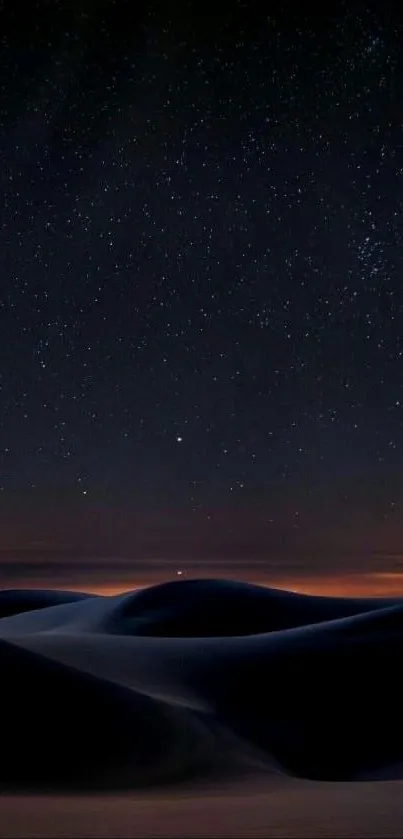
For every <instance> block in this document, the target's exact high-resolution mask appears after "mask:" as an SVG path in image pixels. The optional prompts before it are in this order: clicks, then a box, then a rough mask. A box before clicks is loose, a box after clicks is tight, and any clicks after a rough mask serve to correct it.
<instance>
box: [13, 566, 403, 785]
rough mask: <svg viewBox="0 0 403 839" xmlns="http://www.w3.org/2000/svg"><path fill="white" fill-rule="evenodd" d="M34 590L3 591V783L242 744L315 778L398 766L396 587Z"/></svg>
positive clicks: (122, 780)
mask: <svg viewBox="0 0 403 839" xmlns="http://www.w3.org/2000/svg"><path fill="white" fill-rule="evenodd" d="M31 594H32V599H30V597H31ZM39 594H40V596H38V593H37V592H26V593H25V592H23V593H20V592H11V593H10V595H9V597H10V603H12V601H13V598H14V606H13V609H14V613H13V614H12V615H10V613H9V616H8V617H7V616H3V617H2V618H1V619H0V638H2V639H4V640H3V641H0V673H1V691H2V693H1V695H2V709H3V719H4V720H6V721H7V731H6V734H7V736H4V737H3V743H2V753H1V757H0V766H1V769H0V781H1V782H2V783H3V785H4V784H7V785H14V786H35V787H36V788H39V789H42V788H49V787H50V786H52V787H59V788H60V787H63V786H67V787H74V786H75V787H80V786H87V787H93V788H94V787H96V786H102V785H103V786H104V787H111V786H115V787H116V786H118V785H126V786H127V785H139V784H140V785H141V784H143V785H144V784H149V783H156V782H158V783H160V782H163V781H168V780H170V781H171V780H173V779H179V778H184V777H186V776H188V775H189V773H199V772H202V771H203V772H206V771H207V770H209V771H212V770H213V769H214V771H217V767H221V770H222V769H223V767H224V766H226V767H227V768H228V765H229V764H231V765H232V764H233V765H234V766H235V765H236V764H237V765H238V766H241V767H242V771H244V769H245V768H246V766H248V765H249V762H250V759H251V756H252V758H253V761H258V763H259V766H260V767H262V766H264V767H266V768H271V770H272V769H273V766H275V767H277V771H281V772H284V773H288V774H292V775H295V776H299V777H304V778H311V779H318V780H328V781H330V780H345V779H350V780H355V779H360V778H366V777H367V776H368V774H369V775H371V776H372V777H375V778H376V777H379V778H381V777H383V775H384V773H385V771H388V773H389V776H390V775H391V774H392V776H395V777H400V776H401V775H403V769H402V767H403V730H402V725H401V707H402V700H403V695H402V689H401V686H400V684H401V680H400V663H401V659H402V653H403V601H402V600H400V599H398V598H396V599H395V600H393V599H388V600H385V599H382V600H380V599H379V600H378V599H371V600H369V599H365V600H364V599H362V600H361V599H357V598H356V599H343V598H326V597H308V596H305V595H297V594H293V593H290V592H283V591H275V590H270V589H266V588H263V587H259V586H253V585H247V584H243V583H236V582H229V581H221V580H185V581H180V582H175V583H167V584H164V585H159V586H152V587H150V588H148V589H145V590H143V591H138V592H133V593H129V594H124V595H119V596H117V597H98V598H97V597H88V598H86V597H85V596H82V597H81V598H80V596H76V595H73V597H72V599H71V601H69V600H68V598H69V597H70V595H69V594H66V596H65V598H64V599H63V597H62V598H61V599H60V600H59V599H58V598H59V593H55V595H54V593H52V592H46V593H43V592H41V593H39ZM36 597H37V598H38V599H37V600H35V598H36ZM41 598H42V599H41ZM46 598H47V600H46ZM19 599H20V602H21V603H23V604H27V603H31V604H32V603H36V604H39V605H36V606H35V607H30V611H26V612H25V613H23V612H22V610H21V611H20V613H18V612H19V610H20V607H19V606H18V602H17V601H19ZM2 601H3V602H4V603H5V604H7V593H6V592H3V593H2V595H1V597H0V606H1V602H2ZM10 608H11V607H10ZM22 700H23V701H24V705H23V712H22V711H21V710H20V705H21V701H22ZM246 756H247V757H246Z"/></svg>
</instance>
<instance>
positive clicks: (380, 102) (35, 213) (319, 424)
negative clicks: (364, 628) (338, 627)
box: [0, 0, 403, 590]
mask: <svg viewBox="0 0 403 839" xmlns="http://www.w3.org/2000/svg"><path fill="white" fill-rule="evenodd" d="M296 5H297V4H288V5H287V3H282V4H279V6H278V9H279V10H277V6H276V5H275V4H263V3H259V4H258V3H254V2H249V3H248V2H246V0H245V2H235V0H234V2H228V3H227V2H220V3H217V4H216V6H217V10H216V11H214V7H213V6H209V7H208V8H207V7H206V5H205V4H204V3H201V2H200V3H198V2H187V3H185V2H182V0H175V3H174V2H172V3H167V2H162V0H161V3H159V4H158V3H147V2H146V3H144V4H140V6H141V7H142V10H140V11H139V10H137V11H135V9H136V4H134V3H133V2H125V0H120V2H112V0H110V1H109V2H106V0H104V2H102V0H98V2H86V0H81V2H76V3H75V2H67V1H64V0H59V2H57V0H53V2H52V3H50V2H44V0H43V2H34V0H32V2H31V5H30V12H29V19H27V16H26V12H25V13H24V14H23V13H22V4H21V3H19V2H17V1H16V0H14V2H3V4H2V9H1V11H0V32H1V64H0V69H1V73H0V167H1V168H0V171H1V186H2V210H1V219H0V222H1V240H0V386H1V401H0V459H1V474H0V583H1V585H5V586H13V587H15V586H18V585H25V584H27V585H28V584H30V585H36V586H41V585H45V584H46V585H54V586H65V587H68V586H72V587H77V588H79V587H80V586H81V587H83V586H84V587H87V588H88V587H92V588H97V587H98V588H101V589H108V587H109V588H113V587H114V586H115V587H117V588H118V587H119V586H120V587H122V586H123V587H128V586H130V585H131V584H133V585H134V584H136V583H137V582H139V581H144V580H146V579H150V580H154V579H171V578H174V577H175V575H176V571H177V569H184V571H185V573H187V574H188V575H195V574H197V575H206V574H208V575H209V576H214V575H218V576H223V575H224V576H229V577H240V578H242V579H254V580H265V581H268V582H270V581H271V582H274V583H275V582H276V581H281V582H285V584H286V583H287V581H288V582H289V583H290V585H291V583H292V581H295V580H296V579H297V578H298V579H300V578H305V579H309V580H310V581H311V583H310V586H311V589H312V590H313V587H314V583H315V580H319V583H320V580H324V579H327V580H333V583H334V580H337V579H341V578H342V577H343V579H344V576H345V575H348V574H350V573H351V574H352V575H356V576H357V575H358V576H359V575H363V576H362V581H363V582H362V585H363V586H364V580H366V581H367V583H368V579H369V578H371V579H372V581H373V582H374V581H375V582H374V586H376V585H378V587H380V589H379V590H381V587H382V586H383V585H384V582H383V583H382V580H383V581H385V580H388V581H389V583H388V585H389V584H390V587H391V588H392V589H393V588H395V589H396V586H399V585H401V586H403V583H401V582H399V581H400V569H402V580H403V564H402V559H401V554H400V551H402V556H403V471H402V467H403V434H402V431H403V329H402V323H403V321H402V314H403V285H402V280H403V274H402V268H403V259H402V256H403V250H402V244H403V224H402V221H403V216H402V208H403V104H402V90H403V49H402V47H401V43H402V33H403V16H402V14H401V13H400V14H399V13H398V12H396V11H395V12H394V11H393V6H392V5H391V4H390V5H388V3H382V4H381V3H379V4H372V5H371V6H369V5H367V4H357V3H341V2H338V3H336V4H334V6H333V7H332V5H331V4H330V5H329V4H325V6H324V8H323V9H322V10H321V12H320V14H319V15H318V12H317V11H314V7H313V5H312V7H311V6H310V4H309V3H308V4H300V5H301V7H302V8H303V10H304V11H303V13H302V12H299V13H298V12H296V11H295V6H296ZM31 10H32V11H31ZM378 574H379V575H380V576H379V577H378ZM383 574H386V575H387V576H386V577H384V576H383ZM365 575H367V577H365ZM368 575H369V576H368ZM374 575H375V576H374ZM388 575H390V576H388ZM319 583H318V584H319ZM333 583H332V584H333ZM315 585H316V584H315ZM323 585H324V584H323ZM308 587H309V586H308Z"/></svg>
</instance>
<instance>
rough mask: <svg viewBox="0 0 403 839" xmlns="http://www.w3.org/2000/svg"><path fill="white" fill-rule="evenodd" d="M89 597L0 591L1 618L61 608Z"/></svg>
mask: <svg viewBox="0 0 403 839" xmlns="http://www.w3.org/2000/svg"><path fill="white" fill-rule="evenodd" d="M88 596H89V595H88V594H78V593H77V592H73V591H46V590H36V589H34V590H32V591H29V590H24V589H22V590H21V589H8V590H5V591H0V618H7V617H9V616H10V615H19V614H21V613H22V612H30V611H32V610H34V609H45V608H47V607H49V606H59V605H61V604H63V603H75V602H77V601H78V600H84V599H87V598H88Z"/></svg>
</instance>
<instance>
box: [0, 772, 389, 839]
mask: <svg viewBox="0 0 403 839" xmlns="http://www.w3.org/2000/svg"><path fill="white" fill-rule="evenodd" d="M265 785H266V789H265V791H263V790H262V789H259V788H257V789H254V788H250V787H248V785H246V784H245V786H244V787H242V788H241V787H239V786H238V785H237V786H236V787H235V788H233V789H231V788H227V789H225V788H224V789H220V787H219V786H218V787H217V789H216V791H215V792H213V791H212V790H209V791H205V792H204V793H202V792H201V791H200V792H199V791H197V792H195V793H192V792H191V791H186V792H185V791H182V793H175V794H168V795H164V794H160V795H158V796H151V795H141V796H140V795H137V794H135V793H134V794H127V795H113V796H93V797H88V796H82V797H78V796H72V797H61V796H55V797H50V796H49V797H40V796H39V797H33V796H15V797H13V796H4V797H2V798H1V800H0V839H3V837H4V839H6V837H10V839H14V837H20V839H25V837H44V839H45V837H49V839H50V837H55V839H56V838H57V837H79V836H83V837H94V839H95V837H108V836H110V837H145V836H149V837H174V836H177V837H186V836H189V837H207V836H219V837H230V836H233V837H241V836H242V837H248V836H250V837H252V836H266V837H272V836H273V837H283V836H284V837H287V836H288V837H310V836H312V837H315V836H318V837H319V836H323V837H333V836H334V837H337V836H340V837H360V839H362V837H401V836H403V782H401V781H378V782H370V783H356V784H351V783H328V784H327V783H317V782H309V781H293V780H289V779H287V780H286V782H283V781H281V782H280V783H278V782H277V781H273V782H271V783H270V784H267V782H265Z"/></svg>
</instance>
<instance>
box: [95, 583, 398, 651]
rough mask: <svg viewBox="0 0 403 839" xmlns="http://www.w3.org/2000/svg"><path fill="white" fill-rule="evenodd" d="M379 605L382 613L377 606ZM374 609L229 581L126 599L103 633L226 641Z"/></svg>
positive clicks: (176, 586)
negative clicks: (219, 638)
mask: <svg viewBox="0 0 403 839" xmlns="http://www.w3.org/2000/svg"><path fill="white" fill-rule="evenodd" d="M393 602H394V601H388V600H385V601H381V603H385V604H387V605H389V603H393ZM375 604H376V608H379V601H375ZM373 608H374V600H363V601H360V600H357V599H355V600H353V599H352V600H347V599H343V598H328V597H310V596H307V595H301V594H294V593H292V592H288V591H278V590H276V589H268V588H264V587H263V586H257V585H251V584H248V583H240V582H231V581H228V580H206V579H201V580H183V581H181V582H176V581H175V582H169V583H162V584H161V585H156V586H152V587H150V588H148V589H143V590H142V591H138V592H134V593H132V594H130V595H128V596H126V597H125V599H124V600H123V601H122V602H121V603H120V604H119V605H118V606H117V607H116V609H115V611H114V612H112V611H111V612H110V614H109V617H108V619H107V621H106V623H105V627H106V628H107V631H108V632H117V633H118V634H129V635H147V636H156V637H176V638H178V637H179V638H186V637H188V638H197V637H225V636H227V637H228V636H241V635H256V634H259V633H265V632H273V631H275V630H281V629H290V628H293V627H297V626H304V625H307V624H313V623H320V622H322V621H325V620H332V619H335V618H339V617H347V616H350V615H354V614H357V612H360V611H362V612H366V611H371V610H372V609H373Z"/></svg>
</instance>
